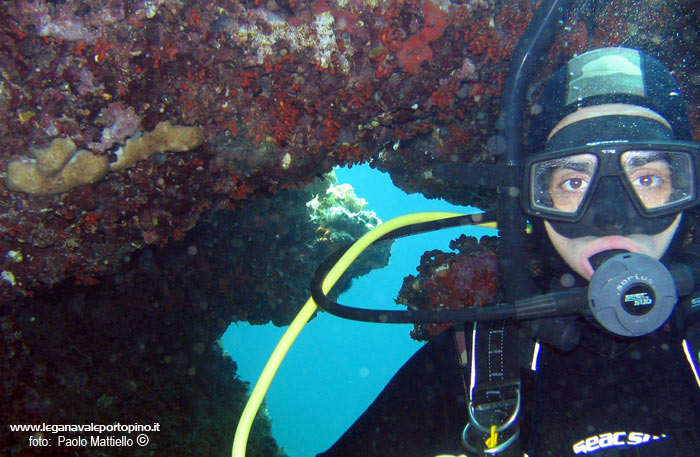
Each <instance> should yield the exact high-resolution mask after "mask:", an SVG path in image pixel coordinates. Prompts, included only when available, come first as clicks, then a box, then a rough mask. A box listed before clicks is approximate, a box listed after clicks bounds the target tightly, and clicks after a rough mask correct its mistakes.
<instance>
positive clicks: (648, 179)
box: [632, 175, 664, 189]
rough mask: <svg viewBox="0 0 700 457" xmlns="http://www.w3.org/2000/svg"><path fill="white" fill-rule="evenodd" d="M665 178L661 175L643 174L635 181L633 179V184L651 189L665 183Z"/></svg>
mask: <svg viewBox="0 0 700 457" xmlns="http://www.w3.org/2000/svg"><path fill="white" fill-rule="evenodd" d="M663 183H664V180H663V179H662V178H661V177H659V176H654V175H643V176H639V177H637V178H636V179H635V180H634V181H632V184H633V185H634V186H636V187H641V188H645V189H649V188H652V187H659V186H661V185H663Z"/></svg>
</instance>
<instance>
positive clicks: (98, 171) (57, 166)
mask: <svg viewBox="0 0 700 457" xmlns="http://www.w3.org/2000/svg"><path fill="white" fill-rule="evenodd" d="M75 150H76V147H75V143H73V140H71V139H70V138H56V139H55V140H53V141H52V142H51V144H50V145H49V146H48V147H47V148H44V149H40V150H38V151H36V152H35V154H34V155H35V156H36V159H20V160H15V161H12V162H10V163H9V164H8V166H7V181H6V185H7V188H8V189H10V190H13V191H18V192H26V193H28V194H32V195H50V194H60V193H62V192H67V191H69V190H70V189H72V188H73V187H76V186H81V185H83V184H91V183H94V182H96V181H99V180H101V179H102V178H104V177H105V175H107V172H108V171H109V159H108V158H107V157H106V156H97V155H95V154H93V153H91V152H90V151H85V150H80V151H78V152H75Z"/></svg>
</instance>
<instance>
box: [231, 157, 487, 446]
mask: <svg viewBox="0 0 700 457" xmlns="http://www.w3.org/2000/svg"><path fill="white" fill-rule="evenodd" d="M335 172H336V176H337V177H338V183H343V182H347V183H350V184H351V185H352V186H353V187H354V189H355V194H356V195H357V196H359V197H362V198H364V199H365V200H367V201H368V202H369V205H368V207H367V209H368V210H372V211H374V212H376V213H377V215H378V216H379V218H380V219H382V220H383V221H387V220H389V219H391V218H393V217H396V216H400V215H403V214H407V213H411V212H419V211H456V212H468V211H473V210H472V209H470V208H465V207H460V206H454V205H451V204H449V203H446V202H444V201H442V200H427V199H425V198H424V197H422V196H421V195H419V194H414V195H406V194H405V193H404V192H403V191H401V190H399V189H398V188H396V187H395V186H394V185H393V184H392V182H391V179H390V178H389V176H388V175H387V174H385V173H382V172H379V171H377V170H372V169H371V168H369V166H368V165H362V166H355V167H353V168H352V169H336V171H335ZM462 233H467V234H469V235H473V236H477V237H478V236H481V235H484V234H490V235H494V234H495V230H490V229H482V228H464V227H461V228H455V229H447V230H442V231H439V232H433V233H428V234H421V235H416V236H413V237H409V238H404V239H400V240H397V241H396V242H395V243H394V245H393V248H392V254H391V261H390V264H389V266H387V267H386V268H384V269H382V270H378V271H373V272H372V273H370V274H368V275H366V276H363V277H362V278H360V279H357V280H355V281H354V282H353V286H352V288H351V289H350V290H349V291H347V292H346V293H344V294H343V295H341V297H340V299H339V301H340V303H345V304H348V305H350V304H355V305H357V304H363V303H367V304H374V306H375V307H377V308H385V309H390V308H392V307H395V306H396V305H394V299H395V298H396V296H397V294H398V291H399V289H400V288H401V284H402V282H403V278H404V277H405V276H406V275H409V274H415V273H416V267H417V266H418V264H419V261H420V256H421V254H423V252H425V251H426V250H429V249H442V250H445V251H446V250H449V247H448V245H449V242H450V240H452V239H455V238H457V237H458V236H459V235H460V234H462ZM299 305H300V306H301V303H300V304H299ZM397 309H398V308H397ZM412 327H413V326H412V325H398V324H370V323H364V322H354V321H348V320H343V319H340V318H337V317H335V316H331V315H328V314H326V313H319V315H318V317H316V318H315V319H313V320H312V321H311V322H310V323H309V324H308V325H307V326H306V327H305V328H304V330H303V331H302V333H301V335H300V336H299V338H298V339H297V341H296V342H295V344H294V346H292V348H291V350H290V351H289V353H288V355H287V357H286V359H285V360H284V362H283V363H282V366H281V367H280V369H279V371H278V373H277V376H276V377H275V379H274V381H273V382H272V385H271V386H270V390H269V392H268V394H267V397H266V403H267V410H268V413H269V415H270V416H271V417H272V432H273V435H274V437H275V439H276V440H277V442H278V443H279V444H280V445H281V446H282V447H283V448H284V449H285V451H286V452H287V454H288V455H289V456H290V457H309V456H313V455H315V454H316V453H318V452H321V451H324V450H326V449H327V448H328V447H330V446H331V445H332V444H333V443H334V442H335V441H336V440H337V439H338V438H339V437H340V436H341V435H342V434H343V432H344V431H345V430H346V429H347V428H348V427H349V426H350V425H352V423H353V422H354V420H355V419H356V418H357V417H358V416H359V415H360V414H361V413H362V412H363V411H364V410H365V408H367V406H369V404H370V403H371V402H372V400H374V398H375V397H376V396H377V394H378V393H379V392H380V391H381V390H382V388H383V387H384V386H385V385H386V383H387V382H388V381H389V380H390V379H391V377H392V376H393V375H394V373H396V371H397V370H398V369H399V368H400V367H401V365H402V364H403V363H404V362H405V361H406V360H408V358H409V357H410V356H411V355H412V354H413V353H414V352H415V351H417V350H418V349H419V348H420V346H421V344H420V343H418V342H416V341H414V340H412V339H411V338H410V337H409V331H410V330H411V328H412ZM284 331H285V329H284V328H278V327H275V326H273V325H265V326H251V325H249V324H247V323H238V324H232V325H231V327H229V329H228V331H227V332H226V334H225V335H224V336H223V338H222V341H223V345H224V349H225V350H226V351H227V352H228V353H229V354H230V355H231V357H232V358H233V360H235V361H236V363H237V364H238V367H239V371H238V373H239V375H240V376H241V378H242V379H244V380H246V381H249V382H251V384H254V383H255V381H256V380H257V378H258V376H259V375H260V372H261V371H262V368H263V366H264V365H265V363H266V361H267V358H268V357H269V355H270V353H271V352H272V350H273V349H274V347H275V345H276V344H277V341H278V340H279V338H280V337H281V336H282V333H284Z"/></svg>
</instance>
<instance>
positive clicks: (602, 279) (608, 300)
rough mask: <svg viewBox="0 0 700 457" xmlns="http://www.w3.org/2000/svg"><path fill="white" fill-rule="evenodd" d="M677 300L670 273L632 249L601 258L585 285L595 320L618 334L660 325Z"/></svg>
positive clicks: (641, 331) (641, 332)
mask: <svg viewBox="0 0 700 457" xmlns="http://www.w3.org/2000/svg"><path fill="white" fill-rule="evenodd" d="M677 301H678V293H677V291H676V286H675V283H674V280H673V276H672V275H671V273H670V272H669V271H668V269H667V268H666V267H665V266H664V265H663V264H662V263H661V262H660V261H658V260H656V259H654V258H652V257H649V256H646V255H643V254H636V253H632V252H625V253H618V254H615V255H613V256H612V257H608V258H607V259H605V260H604V261H603V262H602V263H601V264H600V266H599V267H598V268H597V269H596V271H595V273H594V274H593V278H591V281H590V284H589V286H588V307H589V309H590V311H591V313H592V314H593V317H594V318H595V319H596V321H598V323H599V324H600V325H601V326H603V327H604V328H605V329H607V330H608V331H610V332H612V333H615V334H617V335H621V336H642V335H646V334H647V333H651V332H653V331H654V330H656V329H657V328H659V327H661V326H662V325H663V324H664V322H666V320H667V319H668V318H669V316H670V315H671V312H672V311H673V307H674V305H675V304H676V302H677Z"/></svg>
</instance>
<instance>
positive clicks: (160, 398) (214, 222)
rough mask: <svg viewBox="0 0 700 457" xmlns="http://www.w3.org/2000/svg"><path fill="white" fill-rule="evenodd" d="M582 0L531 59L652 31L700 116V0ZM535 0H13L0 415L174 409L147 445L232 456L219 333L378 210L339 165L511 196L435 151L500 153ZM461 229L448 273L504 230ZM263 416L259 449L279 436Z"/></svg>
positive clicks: (450, 193) (279, 314)
mask: <svg viewBox="0 0 700 457" xmlns="http://www.w3.org/2000/svg"><path fill="white" fill-rule="evenodd" d="M572 4H573V6H572V12H571V14H570V15H569V17H568V18H567V20H566V23H565V24H564V26H563V27H562V28H561V30H560V31H559V32H558V33H557V35H556V37H555V40H554V42H553V43H552V45H551V47H550V49H549V51H548V55H547V57H546V58H545V59H544V60H543V62H542V65H541V67H540V69H539V74H538V76H537V78H536V79H537V81H542V80H543V79H544V78H546V76H547V75H548V74H550V73H551V72H552V71H553V70H555V69H556V68H557V67H559V66H560V65H561V64H562V63H563V62H565V61H566V60H567V59H568V58H570V57H571V56H572V55H574V54H576V53H580V52H583V51H585V50H587V49H592V48H596V47H601V46H606V45H625V46H633V47H637V48H640V49H642V50H644V51H645V52H648V53H649V54H651V55H653V56H656V57H657V58H659V59H660V60H662V61H663V62H664V63H665V64H666V65H667V66H669V67H670V68H671V69H672V71H673V72H674V75H675V76H676V78H677V79H678V80H679V83H680V84H681V87H682V90H683V91H684V94H685V95H686V97H687V99H688V108H689V113H690V118H691V125H692V128H693V132H694V138H695V139H696V140H700V128H699V127H698V125H699V121H700V59H698V56H699V55H700V47H699V46H700V45H699V43H700V36H699V35H700V32H698V30H700V26H699V24H698V23H699V22H700V18H699V17H698V14H697V11H695V10H693V5H692V4H691V2H683V1H671V2H649V1H641V0H621V1H612V2H610V1H602V0H575V1H573V2H572ZM537 6H538V2H533V1H530V0H518V1H510V0H468V1H454V2H449V1H444V0H387V1H375V0H360V1H347V0H317V1H312V2H305V1H295V0H276V1H275V0H270V1H268V2H260V1H258V0H247V1H236V0H225V1H217V2H210V1H204V0H195V1H187V2H185V1H179V0H97V1H93V2H81V1H77V0H58V1H46V0H17V1H13V2H3V3H2V4H1V5H0V39H1V40H2V41H1V42H2V44H1V45H0V205H1V206H2V209H0V335H1V336H2V344H0V347H2V348H3V349H2V351H4V353H3V357H2V363H3V364H4V366H3V367H2V368H3V382H4V384H3V386H4V388H3V390H2V393H1V394H0V395H2V396H3V397H2V402H3V404H8V405H11V408H6V409H5V408H4V409H3V411H2V412H1V413H0V414H1V415H2V418H3V422H4V423H36V422H49V421H51V420H54V421H65V420H67V419H74V420H76V421H78V420H84V421H89V420H90V418H92V420H95V421H96V420H98V419H104V420H116V418H117V417H122V416H129V415H130V414H132V413H133V414H132V415H131V416H130V417H131V418H132V420H135V421H136V420H143V421H148V420H151V419H153V417H154V415H155V414H156V412H157V413H158V414H160V415H161V416H162V417H163V419H162V420H163V421H164V423H165V421H166V420H168V421H171V422H168V424H169V425H168V428H169V430H168V431H167V432H164V433H162V434H161V435H160V436H161V440H162V441H161V442H159V443H156V444H154V447H153V448H152V449H151V451H153V452H160V451H161V450H163V451H165V450H167V452H169V453H170V454H173V455H205V454H206V455H224V454H225V453H226V452H225V448H226V447H227V446H228V443H230V440H231V438H232V431H233V427H234V423H235V418H236V415H237V413H238V412H239V411H240V407H241V402H242V399H243V398H244V396H245V388H244V387H242V386H241V385H240V383H236V382H234V374H235V368H234V367H235V365H234V364H233V363H232V362H231V361H230V360H228V359H227V358H225V357H222V354H221V353H220V349H219V348H218V347H217V346H216V340H217V339H218V338H219V336H220V335H221V334H222V333H223V331H224V330H225V328H226V327H227V326H228V325H229V323H231V322H234V321H238V320H247V321H250V322H254V323H264V322H268V321H273V322H274V323H275V324H277V325H284V324H286V323H288V322H289V321H290V320H291V318H292V316H293V315H294V314H295V312H296V310H297V309H298V308H299V306H300V305H301V303H302V302H303V299H305V296H306V293H307V286H308V281H309V278H310V276H311V274H312V273H313V271H314V269H315V266H316V265H317V264H318V263H319V262H320V260H321V259H322V258H323V257H324V256H325V255H326V254H327V253H328V252H330V251H331V250H332V249H333V248H335V247H337V246H340V244H342V243H343V242H345V241H347V240H348V239H350V238H353V237H357V236H359V235H361V234H362V233H363V232H364V231H366V230H367V229H368V226H371V225H374V224H376V223H377V222H378V221H377V220H376V218H375V219H373V216H372V215H371V214H368V213H367V212H366V210H365V208H364V207H363V206H362V204H358V203H357V199H354V200H353V199H352V198H350V199H348V198H346V197H348V192H347V190H345V191H344V190H343V189H342V188H340V189H335V187H334V188H333V189H335V191H332V192H331V193H333V192H335V193H334V194H333V195H334V196H331V197H328V198H331V199H335V200H333V202H330V200H327V199H326V196H327V193H326V189H327V188H328V189H330V187H329V182H328V181H327V178H320V177H322V176H325V173H327V172H329V171H330V170H331V169H332V167H334V166H336V165H347V164H355V163H360V162H365V161H370V163H371V165H372V166H373V167H376V168H379V169H381V170H383V171H386V172H388V173H390V174H391V177H392V179H393V181H394V182H395V184H396V185H397V186H399V187H400V188H402V189H404V190H405V191H407V192H409V193H411V192H422V193H423V194H424V195H426V196H428V197H443V198H446V199H448V200H450V201H452V202H454V203H458V204H465V205H466V204H470V205H474V206H477V207H480V208H483V209H487V208H493V207H494V206H495V199H494V193H493V191H492V190H489V189H484V190H475V189H472V188H468V187H465V185H468V184H469V183H460V182H455V181H446V180H444V179H439V178H438V177H437V176H436V175H435V174H434V173H433V169H434V167H435V166H436V165H439V164H445V163H460V162H472V163H494V162H496V161H497V160H498V155H499V152H500V151H499V149H498V144H499V141H498V137H497V129H496V126H497V124H498V122H497V121H498V98H499V95H500V93H501V91H502V89H503V87H502V86H503V81H504V76H505V73H506V70H507V67H508V64H509V60H510V56H511V55H512V53H513V50H514V47H515V45H516V43H517V42H518V39H519V38H520V36H521V35H522V33H523V31H524V30H525V27H526V26H527V24H528V22H529V20H530V19H531V17H532V15H533V13H534V11H535V9H536V7H537ZM540 89H541V87H540V85H539V84H538V83H534V84H532V86H531V87H530V90H529V99H528V101H529V102H530V101H531V100H532V99H534V96H535V95H536V94H537V93H538V91H539V90H540ZM462 184H464V185H462ZM305 186H306V187H305ZM316 196H318V197H316ZM365 197H367V198H368V199H370V200H371V196H365ZM343 199H345V200H343ZM309 202H312V203H310V204H309ZM358 205H359V206H358ZM340 207H343V208H345V209H347V211H346V212H344V211H341V210H332V208H340ZM363 212H364V213H363ZM338 214H341V216H340V217H338ZM460 243H461V244H460V246H463V251H462V252H460V253H459V254H455V255H456V256H457V257H445V256H444V255H442V254H438V253H433V254H432V257H425V258H424V263H428V264H429V263H430V262H433V263H434V264H435V265H434V266H435V268H436V269H440V271H436V272H434V274H440V275H438V276H435V278H437V280H439V281H438V283H439V282H440V281H442V284H443V285H447V286H449V287H452V284H453V283H454V282H455V281H458V282H459V281H464V280H465V279H464V278H465V277H466V276H464V275H467V273H460V272H467V271H471V270H470V268H472V267H471V266H470V265H471V264H470V261H469V260H468V259H466V258H465V259H460V258H459V256H460V255H462V256H471V257H473V256H474V255H475V252H481V253H482V254H483V251H484V250H485V251H486V253H487V255H490V254H488V253H489V252H491V253H492V252H495V251H494V248H493V247H492V246H491V245H483V246H482V245H479V246H472V245H470V244H464V243H465V242H464V241H462V242H460ZM450 256H452V254H450ZM386 257H387V252H386V251H383V252H375V253H374V257H373V258H371V259H368V260H367V261H366V263H365V265H364V266H363V267H362V268H361V269H360V270H358V271H356V272H354V273H351V275H355V276H357V275H359V274H362V273H363V272H366V271H368V270H369V269H370V268H373V267H376V266H378V265H381V264H382V263H383V262H386ZM438 260H440V262H438ZM450 265H456V267H455V268H456V269H455V270H454V271H453V272H451V273H450V272H448V273H440V272H441V271H443V270H445V268H443V266H450ZM480 265H481V264H480ZM483 265H487V267H488V268H487V272H488V273H489V274H490V273H492V271H491V269H490V268H491V267H490V266H489V265H491V264H490V263H488V262H486V263H483ZM430 275H432V273H429V269H427V267H426V269H425V272H424V273H423V276H421V275H420V274H419V276H418V279H417V281H418V284H419V286H420V285H421V284H422V285H425V286H426V287H427V288H428V289H429V288H430V287H428V286H430V284H431V283H430V281H429V280H428V279H427V278H428V276H430ZM467 276H468V275H467ZM431 277H432V276H431ZM424 280H425V281H427V282H424V283H421V281H424ZM484 281H485V284H486V285H487V286H488V287H486V289H484V290H483V293H482V294H480V295H479V297H481V296H482V295H483V296H486V295H487V292H489V293H491V292H492V291H491V290H490V288H491V286H492V285H493V284H495V279H494V277H492V276H488V275H487V279H484ZM438 285H439V284H437V283H436V284H433V286H435V287H437V286H438ZM345 286H347V280H346V284H345ZM418 288H420V287H417V289H418ZM435 290H438V289H435ZM409 292H410V291H409V290H406V291H404V292H402V296H403V295H405V294H408V293H409ZM411 293H412V292H411ZM440 293H442V292H440ZM476 298H477V297H471V299H474V300H476ZM479 300H481V298H479ZM424 330H425V329H424ZM433 330H434V329H433ZM428 333H429V332H428ZM115 373H117V374H118V376H115ZM183 380H188V382H184V381H183ZM207 380H209V382H211V383H212V385H213V386H215V388H213V390H208V387H207V384H206V383H207ZM189 381H191V382H189ZM214 390H216V392H214ZM174 391H177V393H174ZM217 392H218V394H217ZM81 393H85V396H84V397H81V396H80V394H81ZM217 398H218V399H219V400H218V401H217V400H216V399H217ZM193 399H199V400H197V401H195V400H193ZM141 404H148V405H157V406H153V409H152V410H151V411H153V413H147V412H144V411H147V408H142V407H141V406H139V405H141ZM95 411H98V413H95V415H92V416H91V414H92V413H93V412H95ZM95 418H97V419H95ZM166 418H167V419H166ZM208 421H212V422H211V423H210V422H208ZM214 421H216V424H215V425H212V424H213V422H214ZM192 422H194V423H196V424H198V427H199V428H198V429H197V433H183V432H182V430H183V429H184V428H185V427H186V425H185V424H191V423H192ZM266 434H269V430H267V431H265V427H264V426H262V428H261V429H260V440H261V441H259V442H258V444H256V445H254V446H253V448H251V452H253V453H255V452H258V453H259V454H258V455H274V453H275V452H280V451H279V450H278V449H277V448H276V445H275V444H274V441H271V439H270V438H269V436H267V435H266ZM26 438H27V437H26V436H19V435H13V434H9V433H8V431H6V430H5V431H3V432H2V433H0V445H1V446H3V447H4V448H6V449H10V450H11V453H14V454H15V455H19V454H22V453H25V454H23V455H30V454H31V452H33V451H32V450H31V449H29V450H28V448H27V447H26V446H25V441H26ZM168 443H169V444H168ZM221 443H224V444H226V445H223V444H221ZM168 446H170V447H168ZM156 450H157V451H156ZM26 452H29V454H26ZM147 452H148V449H145V450H144V453H147ZM44 455H46V454H44ZM252 455H256V454H252Z"/></svg>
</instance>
